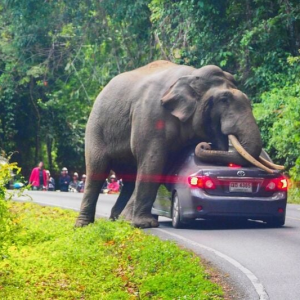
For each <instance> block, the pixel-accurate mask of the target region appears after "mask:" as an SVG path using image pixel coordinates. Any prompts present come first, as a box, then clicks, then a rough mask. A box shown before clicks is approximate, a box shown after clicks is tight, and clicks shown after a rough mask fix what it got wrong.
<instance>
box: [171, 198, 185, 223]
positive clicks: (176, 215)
mask: <svg viewBox="0 0 300 300" xmlns="http://www.w3.org/2000/svg"><path fill="white" fill-rule="evenodd" d="M172 225H173V227H174V228H181V227H182V226H183V223H182V222H181V220H180V202H179V197H178V194H177V193H175V194H174V196H173V205H172Z"/></svg>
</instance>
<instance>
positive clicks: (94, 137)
mask: <svg viewBox="0 0 300 300" xmlns="http://www.w3.org/2000/svg"><path fill="white" fill-rule="evenodd" d="M229 134H233V135H235V136H236V137H237V138H238V139H239V141H240V143H241V144H242V145H243V146H244V147H245V148H246V150H247V151H248V152H249V153H250V154H252V155H253V156H255V157H258V155H259V154H260V152H261V148H262V145H261V137H260V133H259V130H258V127H257V125H256V123H255V120H254V117H253V115H252V111H251V106H250V101H249V100H248V98H247V96H246V95H245V94H243V93H242V92H240V91H239V90H237V89H236V87H235V83H234V79H233V77H232V75H230V74H229V73H227V72H223V71H222V70H221V69H220V68H219V67H216V66H206V67H203V68H200V69H195V68H193V67H188V66H181V65H176V64H173V63H171V62H167V61H156V62H153V63H151V64H148V65H146V66H144V67H142V68H139V69H136V70H133V71H131V72H127V73H123V74H120V75H118V76H117V77H115V78H113V79H112V80H111V81H110V83H109V84H108V85H107V86H106V87H105V88H104V89H103V91H102V92H101V93H100V95H99V96H98V98H97V99H96V101H95V104H94V107H93V109H92V112H91V114H90V117H89V120H88V124H87V128H86V168H87V181H86V186H85V193H84V196H83V200H82V204H81V210H80V215H79V217H78V219H77V222H76V226H84V225H87V224H89V223H91V222H93V221H94V217H95V207H96V203H97V199H98V195H99V192H100V189H101V186H102V184H103V182H104V180H105V178H106V177H107V175H108V173H109V170H110V169H113V170H114V171H115V172H116V173H117V174H118V175H119V176H120V177H123V180H124V181H125V185H124V187H123V189H122V192H121V194H120V196H119V198H118V200H117V202H116V204H115V205H114V207H113V209H112V212H111V218H112V219H116V218H118V217H119V215H120V214H121V216H123V217H124V218H125V219H126V220H129V221H131V222H132V224H133V225H135V226H137V227H142V228H146V227H157V226H158V222H157V220H155V218H153V216H152V215H151V208H152V204H153V202H154V200H155V197H156V193H157V189H158V187H159V184H160V183H159V181H160V174H162V173H163V171H164V168H165V166H166V164H167V162H168V160H170V158H172V157H174V155H176V153H178V152H179V151H180V150H181V149H182V148H183V147H185V146H186V145H188V144H195V145H196V144H197V143H199V142H202V141H205V142H211V143H212V145H213V149H217V150H223V151H227V150H228V137H227V136H228V135H229ZM220 154H221V155H218V153H206V154H205V155H204V157H203V158H202V159H204V160H207V161H210V160H212V161H217V160H221V161H222V162H227V161H230V162H233V163H234V162H236V163H246V162H245V161H244V160H243V159H242V158H241V156H240V155H239V154H237V153H233V154H230V153H228V152H220ZM126 181H127V182H126Z"/></svg>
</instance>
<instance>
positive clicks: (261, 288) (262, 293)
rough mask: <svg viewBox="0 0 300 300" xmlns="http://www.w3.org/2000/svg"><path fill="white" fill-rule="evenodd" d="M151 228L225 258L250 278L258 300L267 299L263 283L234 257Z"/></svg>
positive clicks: (165, 231)
mask: <svg viewBox="0 0 300 300" xmlns="http://www.w3.org/2000/svg"><path fill="white" fill-rule="evenodd" d="M152 230H158V231H161V232H163V233H165V234H168V235H171V236H173V237H175V238H177V239H179V240H181V241H184V242H185V243H187V244H190V245H192V246H195V247H200V248H202V249H205V250H207V251H210V252H212V253H214V254H215V255H217V256H219V257H221V258H223V259H224V260H226V261H227V262H229V263H230V264H232V265H233V266H234V267H236V268H237V269H239V270H240V271H241V272H242V273H243V274H245V275H246V276H247V277H248V279H249V280H250V282H251V283H252V285H253V286H254V289H255V290H256V292H257V294H258V296H259V299H260V300H268V299H269V296H268V294H267V292H266V289H265V287H264V286H263V284H262V283H261V282H260V281H259V279H258V278H257V277H256V276H255V275H254V274H253V273H252V272H251V271H250V270H249V269H247V268H246V267H244V266H243V265H242V264H241V263H239V262H238V261H237V260H235V259H234V258H231V257H229V256H228V255H226V254H224V253H222V252H220V251H218V250H215V249H213V248H210V247H207V246H205V245H202V244H200V243H197V242H194V241H192V240H190V239H187V238H185V237H183V236H180V235H178V234H176V233H172V232H168V231H167V230H164V229H161V228H153V229H152Z"/></svg>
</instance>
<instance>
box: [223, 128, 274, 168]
mask: <svg viewBox="0 0 300 300" xmlns="http://www.w3.org/2000/svg"><path fill="white" fill-rule="evenodd" d="M228 138H229V140H230V141H231V144H232V146H233V147H234V148H235V149H236V151H237V152H238V153H239V154H240V155H241V156H242V157H244V158H245V159H246V160H248V161H249V162H250V163H252V164H253V165H254V166H256V167H258V168H260V169H262V170H265V171H266V172H268V173H270V174H274V173H275V171H274V170H271V169H269V168H268V167H266V166H265V165H263V164H262V163H260V162H259V161H257V160H256V159H255V158H254V157H253V156H252V155H251V154H249V153H248V152H247V151H246V150H245V149H244V147H243V146H242V145H241V144H240V142H239V141H238V139H237V138H236V137H235V136H234V135H231V134H230V135H228Z"/></svg>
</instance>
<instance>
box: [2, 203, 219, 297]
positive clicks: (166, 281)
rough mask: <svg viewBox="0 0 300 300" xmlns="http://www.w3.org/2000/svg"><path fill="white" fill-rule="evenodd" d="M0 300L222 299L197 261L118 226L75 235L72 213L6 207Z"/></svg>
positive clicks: (14, 205) (172, 246) (100, 224)
mask: <svg viewBox="0 0 300 300" xmlns="http://www.w3.org/2000/svg"><path fill="white" fill-rule="evenodd" d="M11 212H12V213H13V214H14V215H16V216H17V218H16V219H15V222H17V223H18V227H19V230H18V231H17V232H16V234H15V236H14V237H13V238H12V239H11V244H10V245H9V248H8V249H9V251H8V256H7V257H6V258H5V259H3V260H2V261H1V260H0V298H1V299H20V300H21V299H203V300H204V299H222V298H223V296H222V295H223V292H222V290H221V288H220V287H219V286H218V285H216V284H214V283H212V282H211V281H210V280H209V275H208V274H207V273H206V272H205V270H204V267H203V266H202V265H201V262H200V260H199V258H198V257H197V256H195V255H194V254H192V253H191V252H187V251H185V250H181V249H179V248H178V246H176V245H175V243H171V242H162V241H160V240H159V239H158V238H157V237H154V236H150V235H146V234H145V233H143V232H142V231H140V230H138V229H134V228H132V227H131V226H130V225H128V224H127V223H124V222H109V221H106V220H97V222H96V223H95V224H94V225H92V226H87V227H85V228H80V229H77V230H74V228H73V224H74V220H75V217H76V215H77V214H76V213H75V212H71V211H66V210H62V209H60V208H49V207H40V206H38V205H36V204H31V203H12V206H11Z"/></svg>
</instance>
